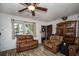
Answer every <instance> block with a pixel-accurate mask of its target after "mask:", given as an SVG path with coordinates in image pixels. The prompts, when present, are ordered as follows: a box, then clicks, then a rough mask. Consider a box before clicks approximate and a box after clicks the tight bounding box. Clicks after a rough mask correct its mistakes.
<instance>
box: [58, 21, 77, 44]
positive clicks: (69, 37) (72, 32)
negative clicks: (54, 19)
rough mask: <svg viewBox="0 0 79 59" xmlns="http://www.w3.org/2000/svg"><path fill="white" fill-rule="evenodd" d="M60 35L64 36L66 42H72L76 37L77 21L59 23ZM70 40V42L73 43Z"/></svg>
mask: <svg viewBox="0 0 79 59" xmlns="http://www.w3.org/2000/svg"><path fill="white" fill-rule="evenodd" d="M57 33H58V35H62V36H64V39H65V41H66V42H68V43H69V42H70V41H71V42H72V43H73V41H74V40H75V37H76V21H66V22H61V23H58V24H57ZM71 42H70V43H71Z"/></svg>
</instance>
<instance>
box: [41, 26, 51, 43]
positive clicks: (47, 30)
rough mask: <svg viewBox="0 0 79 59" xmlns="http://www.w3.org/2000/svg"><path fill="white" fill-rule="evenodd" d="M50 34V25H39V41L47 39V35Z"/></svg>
mask: <svg viewBox="0 0 79 59" xmlns="http://www.w3.org/2000/svg"><path fill="white" fill-rule="evenodd" d="M51 35H52V25H47V26H43V25H42V26H41V41H42V43H43V42H44V40H48V39H49V37H50V36H51Z"/></svg>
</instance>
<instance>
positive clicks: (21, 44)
mask: <svg viewBox="0 0 79 59" xmlns="http://www.w3.org/2000/svg"><path fill="white" fill-rule="evenodd" d="M16 38H17V40H16V47H17V48H16V51H17V52H21V51H25V50H29V49H33V48H36V47H38V41H37V40H34V38H33V36H32V35H17V36H16Z"/></svg>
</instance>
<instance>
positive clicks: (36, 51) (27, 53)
mask: <svg viewBox="0 0 79 59" xmlns="http://www.w3.org/2000/svg"><path fill="white" fill-rule="evenodd" d="M0 56H64V55H63V54H61V53H59V52H58V53H56V54H54V53H53V52H51V51H49V50H47V49H45V48H44V47H43V46H39V47H38V48H35V49H32V50H28V51H24V52H21V53H16V49H12V50H7V51H3V52H0Z"/></svg>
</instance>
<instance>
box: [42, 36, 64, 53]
mask: <svg viewBox="0 0 79 59" xmlns="http://www.w3.org/2000/svg"><path fill="white" fill-rule="evenodd" d="M62 41H63V37H62V36H51V37H50V39H49V40H45V41H44V47H45V48H46V49H48V50H50V51H52V52H53V53H56V52H58V51H59V45H60V44H61V42H62Z"/></svg>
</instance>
